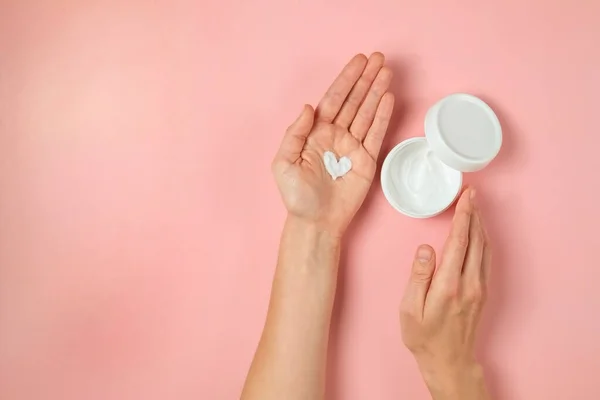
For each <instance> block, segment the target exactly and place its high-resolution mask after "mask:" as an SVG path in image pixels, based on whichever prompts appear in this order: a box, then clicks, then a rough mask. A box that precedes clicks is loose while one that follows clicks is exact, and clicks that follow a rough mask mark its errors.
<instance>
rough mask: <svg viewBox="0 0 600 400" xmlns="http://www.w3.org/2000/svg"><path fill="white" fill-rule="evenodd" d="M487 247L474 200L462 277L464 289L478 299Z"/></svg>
mask: <svg viewBox="0 0 600 400" xmlns="http://www.w3.org/2000/svg"><path fill="white" fill-rule="evenodd" d="M484 247H485V239H484V237H483V231H482V228H481V221H480V219H479V213H478V211H477V206H476V205H475V203H474V200H473V212H472V213H471V221H470V225H469V247H468V248H467V254H466V255H465V262H464V266H463V271H462V276H463V282H464V287H465V290H466V291H467V293H470V294H471V295H473V296H475V297H478V296H479V295H480V293H478V292H480V291H481V273H482V270H481V269H482V260H483V249H484Z"/></svg>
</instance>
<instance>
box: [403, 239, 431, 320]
mask: <svg viewBox="0 0 600 400" xmlns="http://www.w3.org/2000/svg"><path fill="white" fill-rule="evenodd" d="M434 271H435V251H434V250H433V248H432V247H431V246H429V245H421V246H419V248H418V249H417V252H416V254H415V259H414V261H413V266H412V270H411V273H410V279H409V281H408V285H407V287H406V290H405V291H404V297H403V299H402V310H403V311H405V312H408V313H410V314H412V315H418V316H419V317H420V316H422V315H423V311H424V309H425V299H426V298H427V292H428V291H429V286H430V284H431V279H432V278H433V273H434Z"/></svg>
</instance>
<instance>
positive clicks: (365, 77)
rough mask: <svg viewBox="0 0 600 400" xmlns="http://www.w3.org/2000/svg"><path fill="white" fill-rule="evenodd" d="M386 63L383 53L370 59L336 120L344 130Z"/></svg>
mask: <svg viewBox="0 0 600 400" xmlns="http://www.w3.org/2000/svg"><path fill="white" fill-rule="evenodd" d="M384 61H385V57H384V56H383V54H381V53H373V54H372V55H371V57H369V61H368V62H367V67H366V68H365V70H364V71H363V73H362V75H361V77H360V79H359V80H358V82H356V84H355V85H354V87H353V88H352V90H351V91H350V94H349V95H348V98H347V99H346V101H345V102H344V104H343V105H342V109H341V110H340V112H339V114H338V115H337V117H336V118H335V123H336V124H337V125H339V126H341V127H343V128H348V127H349V126H350V124H351V123H352V121H353V120H354V117H355V116H356V113H357V112H358V109H359V107H360V105H361V104H362V102H363V100H364V99H365V96H366V95H367V93H368V91H369V88H370V87H371V85H372V84H373V81H374V80H375V77H377V73H378V72H379V70H380V69H381V67H383V63H384Z"/></svg>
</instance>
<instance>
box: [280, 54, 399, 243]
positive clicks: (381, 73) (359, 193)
mask: <svg viewBox="0 0 600 400" xmlns="http://www.w3.org/2000/svg"><path fill="white" fill-rule="evenodd" d="M383 64H384V56H383V54H381V53H374V54H373V55H372V56H371V57H370V58H369V59H368V60H367V57H365V56H364V55H362V54H359V55H356V56H355V57H354V58H352V60H351V61H350V62H349V63H348V64H347V65H346V66H345V67H344V69H343V70H342V72H341V73H340V75H339V76H338V77H337V78H336V79H335V81H334V82H333V84H332V85H331V87H330V88H329V90H328V91H327V92H326V94H325V96H324V97H323V99H322V100H321V101H320V102H319V105H318V106H317V108H316V110H313V108H312V107H311V106H309V105H305V106H304V108H303V110H302V113H301V114H300V116H299V117H298V119H297V120H296V121H295V122H294V123H293V124H292V125H291V126H290V127H289V128H288V129H287V131H286V133H285V136H284V138H283V141H282V143H281V147H280V149H279V151H278V153H277V155H276V157H275V159H274V160H273V165H272V168H273V173H274V175H275V179H276V181H277V185H278V187H279V190H280V192H281V195H282V198H283V201H284V203H285V206H286V208H287V210H288V212H289V213H290V214H291V215H293V216H295V217H299V218H301V219H303V220H306V221H308V222H310V223H314V224H315V225H316V226H318V227H319V229H323V230H325V231H327V232H329V233H331V234H332V235H338V236H341V235H342V234H343V232H344V231H345V229H346V227H347V226H348V224H349V223H350V221H351V220H352V217H353V216H354V215H355V214H356V212H357V211H358V209H359V208H360V206H361V204H362V203H363V201H364V199H365V197H366V195H367V193H368V191H369V188H370V186H371V183H372V181H373V177H374V176H375V171H376V161H377V156H378V155H379V150H380V148H381V143H382V141H383V138H384V136H385V132H386V130H387V127H388V124H389V121H390V118H391V115H392V109H393V107H394V96H393V95H392V94H391V93H390V92H388V88H389V85H390V81H391V79H392V72H391V70H390V69H389V68H387V67H385V66H384V65H383ZM327 151H331V152H333V153H334V154H335V155H336V157H337V158H338V159H339V158H341V157H348V158H349V159H350V160H351V162H352V169H351V170H350V171H349V172H348V173H347V174H346V175H344V176H343V177H340V178H338V179H335V180H334V179H333V178H332V177H331V176H330V175H329V174H328V172H327V171H326V169H325V165H324V162H323V155H324V153H325V152H327Z"/></svg>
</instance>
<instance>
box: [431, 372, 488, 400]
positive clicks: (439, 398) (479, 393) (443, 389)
mask: <svg viewBox="0 0 600 400" xmlns="http://www.w3.org/2000/svg"><path fill="white" fill-rule="evenodd" d="M421 372H422V374H423V378H424V379H425V383H426V384H427V387H428V388H429V391H430V393H431V396H432V398H433V400H490V399H491V397H490V395H489V393H488V391H487V387H486V384H485V378H484V374H483V369H482V368H481V366H479V365H478V364H473V365H471V366H469V367H462V368H452V369H446V370H436V369H428V368H427V367H421Z"/></svg>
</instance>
